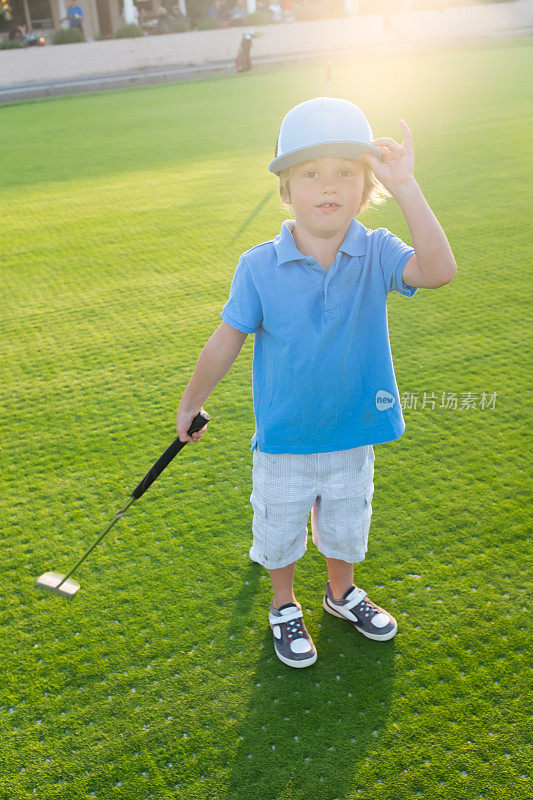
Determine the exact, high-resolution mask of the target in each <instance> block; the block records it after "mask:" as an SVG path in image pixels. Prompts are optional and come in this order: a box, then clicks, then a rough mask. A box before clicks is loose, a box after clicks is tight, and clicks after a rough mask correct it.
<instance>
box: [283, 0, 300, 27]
mask: <svg viewBox="0 0 533 800" xmlns="http://www.w3.org/2000/svg"><path fill="white" fill-rule="evenodd" d="M281 9H282V18H283V21H284V22H295V21H296V17H295V16H294V3H293V2H292V0H283V1H282V4H281Z"/></svg>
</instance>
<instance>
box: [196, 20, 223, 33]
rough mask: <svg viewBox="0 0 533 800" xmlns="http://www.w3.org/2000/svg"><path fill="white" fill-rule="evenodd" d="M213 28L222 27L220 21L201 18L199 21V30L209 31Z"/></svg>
mask: <svg viewBox="0 0 533 800" xmlns="http://www.w3.org/2000/svg"><path fill="white" fill-rule="evenodd" d="M213 28H220V23H219V22H217V21H216V20H215V19H201V20H200V22H199V23H198V30H199V31H209V30H212V29H213Z"/></svg>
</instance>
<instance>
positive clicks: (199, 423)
mask: <svg viewBox="0 0 533 800" xmlns="http://www.w3.org/2000/svg"><path fill="white" fill-rule="evenodd" d="M210 419H211V417H210V416H209V415H208V414H207V413H206V412H204V413H202V412H200V413H199V414H197V415H196V416H195V418H194V419H193V421H192V423H191V427H190V428H189V430H188V431H187V434H188V435H189V436H192V435H193V433H196V432H197V431H200V430H202V428H203V427H205V425H207V423H208V422H209V420H210ZM186 444H187V442H182V441H181V439H180V438H179V436H176V438H175V439H174V441H173V442H172V444H171V445H170V447H167V449H166V450H165V452H164V453H163V455H162V456H161V457H160V458H158V460H157V461H156V462H155V464H154V466H153V467H152V468H151V469H150V470H149V471H148V472H147V473H146V475H145V476H144V478H143V479H142V481H141V482H140V483H139V484H138V486H136V487H135V489H134V490H133V492H132V493H131V495H130V499H129V500H128V502H127V503H126V505H125V506H124V508H121V509H120V511H119V512H118V514H117V515H116V516H115V518H114V519H113V520H112V522H111V523H110V524H109V525H108V526H107V528H106V529H105V531H104V532H103V533H102V534H100V536H99V537H98V539H97V540H96V541H95V542H94V544H92V545H91V547H90V548H89V549H88V550H87V552H86V553H85V554H84V555H83V556H82V557H81V558H80V560H79V561H78V562H77V564H75V565H74V566H73V567H72V569H71V570H70V572H69V573H68V574H67V575H61V574H60V573H59V572H45V573H44V574H43V575H41V577H40V578H37V580H36V581H35V585H36V586H38V587H39V588H40V589H48V590H50V591H52V592H57V593H58V594H61V595H64V596H65V597H73V596H74V595H75V594H76V592H77V591H78V589H79V588H80V585H79V583H77V582H76V581H73V580H71V579H70V576H71V575H72V573H73V572H74V571H75V570H77V569H78V567H79V566H80V564H81V563H82V562H83V561H85V559H86V558H87V556H88V555H89V553H91V552H92V551H93V550H94V548H95V547H96V545H97V544H98V543H99V542H101V541H102V539H103V538H104V536H105V535H106V533H108V532H109V531H110V530H111V528H112V527H113V525H114V524H115V522H116V521H117V520H118V519H120V517H121V516H122V515H123V514H124V513H125V512H126V511H127V510H128V508H129V507H130V506H131V505H132V503H134V502H135V500H138V499H139V497H142V496H143V494H144V493H145V492H146V490H147V489H149V487H150V486H151V485H152V483H153V482H154V481H155V480H156V478H158V477H159V476H160V475H161V473H162V472H163V470H164V469H165V467H168V465H169V464H170V462H171V461H172V459H173V458H174V457H175V456H176V455H177V454H178V453H179V451H180V450H181V449H182V448H183V447H185V445H186Z"/></svg>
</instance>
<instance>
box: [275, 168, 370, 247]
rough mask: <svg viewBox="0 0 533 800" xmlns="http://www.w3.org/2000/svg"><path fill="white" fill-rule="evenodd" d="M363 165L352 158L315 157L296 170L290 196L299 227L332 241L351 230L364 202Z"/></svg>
mask: <svg viewBox="0 0 533 800" xmlns="http://www.w3.org/2000/svg"><path fill="white" fill-rule="evenodd" d="M364 183H365V177H364V171H363V165H362V164H361V163H360V162H358V161H353V160H352V159H350V158H336V157H335V158H333V157H327V158H315V159H311V160H309V161H303V162H302V163H301V164H298V165H297V166H296V167H294V170H293V172H292V175H291V178H290V181H289V189H290V197H289V196H288V195H282V200H283V201H284V202H285V203H290V204H291V205H292V207H293V210H294V217H295V220H296V224H297V225H299V226H302V227H303V228H305V230H306V231H307V232H308V233H312V234H314V235H315V236H320V237H321V238H330V237H332V236H335V235H337V234H338V233H341V232H342V231H343V230H345V229H346V228H347V226H348V225H349V223H350V221H351V219H352V218H353V217H354V216H355V215H356V214H357V211H358V210H359V207H360V205H361V201H362V199H363V189H364Z"/></svg>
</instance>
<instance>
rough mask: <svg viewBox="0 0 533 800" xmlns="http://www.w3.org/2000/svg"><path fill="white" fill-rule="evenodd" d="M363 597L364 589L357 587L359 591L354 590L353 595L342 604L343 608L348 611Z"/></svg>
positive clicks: (364, 594) (364, 595)
mask: <svg viewBox="0 0 533 800" xmlns="http://www.w3.org/2000/svg"><path fill="white" fill-rule="evenodd" d="M365 597H366V592H365V590H364V589H359V591H358V592H355V594H354V596H353V597H350V599H349V600H348V602H347V603H345V604H344V605H343V608H344V609H346V610H348V611H349V610H350V609H352V608H353V607H354V606H356V605H357V604H358V603H360V602H361V600H364V599H365Z"/></svg>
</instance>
